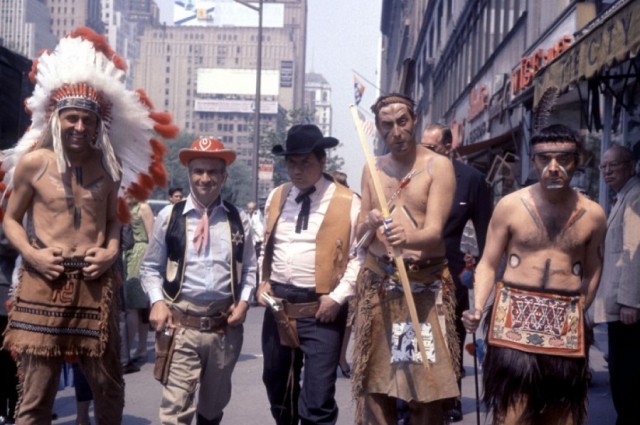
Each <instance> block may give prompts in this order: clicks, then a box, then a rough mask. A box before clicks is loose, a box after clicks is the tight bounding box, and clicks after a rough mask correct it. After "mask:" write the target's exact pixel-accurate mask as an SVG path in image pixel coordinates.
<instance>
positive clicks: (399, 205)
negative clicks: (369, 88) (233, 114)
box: [0, 34, 640, 425]
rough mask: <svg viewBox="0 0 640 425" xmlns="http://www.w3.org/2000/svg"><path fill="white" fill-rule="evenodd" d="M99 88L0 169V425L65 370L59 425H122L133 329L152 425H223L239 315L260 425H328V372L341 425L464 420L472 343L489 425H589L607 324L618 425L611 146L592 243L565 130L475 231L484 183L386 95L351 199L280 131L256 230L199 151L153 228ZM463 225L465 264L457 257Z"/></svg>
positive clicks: (211, 155) (36, 402) (634, 258)
mask: <svg viewBox="0 0 640 425" xmlns="http://www.w3.org/2000/svg"><path fill="white" fill-rule="evenodd" d="M72 38H79V39H80V41H78V40H71V41H69V40H67V39H65V41H64V43H67V42H73V43H76V42H77V44H71V45H70V46H67V48H72V49H74V52H75V54H81V52H82V50H83V49H89V50H90V51H91V54H92V55H93V56H92V57H95V56H96V55H97V53H96V50H95V49H97V47H93V49H94V50H91V46H86V45H85V44H83V43H84V42H85V41H86V38H87V36H86V34H85V35H84V38H83V37H78V36H76V37H72ZM62 47H64V46H62ZM79 51H80V53H79ZM101 52H102V50H101ZM50 55H51V56H46V57H45V56H43V58H42V59H41V62H40V66H47V64H48V63H49V62H48V61H54V60H57V59H60V60H62V59H64V48H60V49H57V50H56V51H54V52H53V53H50ZM56 55H58V56H60V57H59V58H57V59H56V57H55V56H56ZM106 56H108V55H106ZM107 59H109V60H113V57H112V56H108V58H107ZM101 60H102V59H101ZM94 62H95V63H98V62H99V61H94ZM94 62H92V63H94ZM98 74H99V73H98ZM45 77H46V76H43V78H45ZM94 77H95V79H92V80H87V79H86V76H84V75H82V74H73V75H71V76H68V78H66V79H64V81H62V82H59V85H58V86H56V85H55V84H51V85H49V86H48V90H49V91H48V92H47V95H46V96H44V97H42V96H41V93H39V94H37V95H39V96H40V97H37V96H36V94H34V99H33V101H32V102H31V103H30V106H31V108H32V110H33V111H34V112H35V113H36V114H37V113H42V114H43V115H42V117H40V118H42V119H40V121H37V122H36V124H38V123H39V125H40V127H38V125H35V126H34V127H32V129H31V130H30V133H28V134H27V136H28V137H27V136H25V137H27V139H26V140H25V141H24V145H28V146H29V148H28V149H17V150H13V151H11V152H4V153H3V154H2V159H3V161H2V167H3V172H4V173H6V174H5V176H4V177H5V180H4V183H5V185H6V187H7V190H9V191H10V196H8V197H7V198H6V205H4V218H3V230H4V235H6V240H5V239H4V238H3V239H0V248H1V249H2V251H1V252H0V254H1V257H2V264H1V267H0V289H1V292H0V295H1V296H2V297H3V301H4V300H7V301H8V303H7V306H6V310H0V325H1V326H2V328H3V330H4V329H5V328H6V330H5V331H4V332H3V348H4V350H3V351H2V352H1V353H0V361H1V362H2V379H1V380H0V381H2V385H1V386H0V388H1V389H2V392H0V396H1V397H2V399H1V400H0V415H2V416H4V417H5V419H6V420H7V421H8V422H9V423H10V421H14V420H15V423H17V424H19V425H29V424H37V425H41V424H47V423H51V420H52V408H53V403H54V398H55V394H56V391H57V389H58V385H59V380H60V371H61V368H62V367H63V363H65V362H70V363H73V364H75V367H74V369H75V370H77V371H78V372H77V373H78V374H79V375H80V376H81V377H82V378H81V379H80V380H79V381H78V380H76V381H77V382H81V384H80V385H81V387H82V391H81V392H82V394H83V395H82V396H79V398H78V402H79V405H78V406H79V419H78V423H79V424H84V423H87V421H88V402H89V401H90V400H92V401H93V403H94V406H95V408H94V410H95V415H94V417H95V421H96V423H98V424H101V425H113V424H119V423H121V421H122V413H123V407H124V399H125V396H124V394H125V393H124V380H123V373H127V372H134V371H135V370H136V367H138V368H139V365H140V363H141V362H142V363H144V362H146V361H147V356H148V351H147V332H148V331H149V328H150V327H151V328H152V329H153V330H154V331H155V333H156V340H155V360H154V361H155V363H154V372H153V373H154V377H155V378H156V379H157V380H158V381H159V382H160V383H161V384H162V387H163V391H162V399H161V402H160V410H159V423H162V424H190V423H192V421H193V420H194V418H195V421H196V423H197V424H198V425H208V424H220V423H221V421H222V419H223V414H224V409H225V407H226V406H227V404H228V403H229V400H230V398H231V393H232V391H231V385H232V374H233V371H234V368H235V366H236V363H237V361H238V358H239V356H240V353H241V350H242V344H243V322H244V320H245V318H246V315H247V311H248V309H249V308H250V307H251V306H255V305H256V304H259V305H261V306H263V307H264V319H263V328H262V336H261V346H262V352H263V371H262V382H263V383H264V386H265V391H266V394H267V397H268V400H269V406H270V413H271V416H272V418H273V421H275V423H276V424H279V425H288V424H298V423H300V424H335V423H337V422H338V417H339V411H338V405H337V403H336V400H335V392H336V378H337V375H336V372H337V370H338V369H341V370H342V373H343V374H344V375H345V376H350V378H351V380H352V381H351V382H352V392H353V396H354V399H355V401H356V410H357V412H356V415H355V417H356V421H357V423H359V424H399V423H403V424H406V423H411V424H444V423H447V422H456V421H459V420H461V419H462V411H461V403H460V394H461V389H460V382H461V381H460V380H461V376H462V375H463V373H464V368H463V367H462V360H461V358H462V347H463V342H464V340H465V338H466V333H467V332H469V333H475V332H476V331H477V330H478V329H480V324H481V322H483V321H484V329H485V333H486V340H487V349H486V356H485V358H484V364H483V377H482V379H483V388H484V392H483V400H484V402H485V404H486V405H487V407H488V410H489V412H490V415H491V418H492V421H493V423H494V424H531V425H534V424H535V425H537V424H584V423H585V422H586V403H587V387H588V383H589V379H590V372H589V358H588V352H589V346H590V344H591V341H592V333H591V327H590V325H589V322H590V321H589V320H587V318H588V317H591V318H592V319H593V320H594V321H595V322H596V323H608V335H609V357H608V360H609V371H610V374H611V387H612V394H613V401H614V405H615V408H616V411H617V414H618V417H617V422H616V423H617V425H626V424H631V423H635V421H637V419H635V415H634V413H633V403H634V401H635V400H634V397H633V394H634V392H633V391H630V390H629V389H630V388H635V387H636V384H638V383H640V378H639V375H640V371H639V370H638V369H639V368H640V366H638V363H637V355H636V354H637V352H638V351H639V350H640V347H638V344H640V338H639V337H640V335H639V333H640V323H639V319H640V317H639V314H638V310H639V309H640V285H638V282H637V276H638V272H640V259H639V257H638V255H637V251H638V244H639V243H640V233H639V232H640V230H638V229H640V220H639V217H640V211H639V209H640V207H639V203H640V185H639V184H638V178H637V177H636V176H635V168H634V165H635V163H634V159H633V156H632V153H631V151H630V150H629V149H628V148H627V147H623V146H614V147H612V148H611V149H609V150H608V151H607V152H606V153H605V155H604V156H603V158H602V163H601V166H600V169H601V170H602V172H603V175H604V179H605V182H606V183H607V185H608V186H609V187H610V188H611V189H612V190H613V191H614V192H615V193H616V195H617V196H616V201H615V204H614V206H613V209H612V211H611V213H610V214H609V218H608V221H607V217H606V215H605V212H604V210H603V209H602V207H601V206H600V205H599V204H597V203H596V202H593V201H592V200H590V199H588V198H587V197H586V196H585V195H583V194H581V193H579V192H578V191H576V190H575V189H573V188H572V187H571V185H570V182H571V178H572V176H573V174H574V173H575V171H576V170H577V168H578V167H579V166H580V158H581V153H582V150H583V146H582V140H581V138H580V137H579V136H578V134H577V133H576V132H575V131H574V130H572V129H570V128H569V127H567V126H565V125H561V124H555V125H551V126H548V127H546V128H542V129H537V130H536V132H535V133H534V134H533V136H532V137H531V140H530V147H531V149H530V151H531V160H532V163H533V167H534V169H535V171H536V172H537V176H538V180H537V182H536V183H534V184H531V185H529V186H527V187H524V188H522V189H519V190H517V191H516V192H513V193H511V194H509V195H507V196H505V197H503V198H502V199H501V200H500V201H499V202H498V203H497V205H496V206H495V209H493V205H492V202H491V199H492V197H491V193H490V188H489V187H488V186H487V184H486V182H485V181H484V178H483V176H482V175H481V174H480V173H479V172H478V171H476V170H475V169H473V168H472V167H470V166H468V165H466V164H464V163H463V162H462V161H460V160H459V159H457V158H455V150H454V149H453V146H452V140H451V132H450V131H449V129H447V128H446V127H445V126H437V125H434V126H428V127H427V128H426V129H425V130H424V133H423V134H422V135H418V134H417V116H416V113H415V109H414V102H413V100H412V99H411V98H409V97H407V96H405V95H402V94H389V95H384V96H381V97H380V98H379V99H377V101H376V102H375V104H374V105H373V106H372V111H373V113H374V114H375V123H376V127H377V130H378V132H379V135H380V137H381V140H383V141H384V144H385V146H386V148H387V153H386V154H384V155H381V156H378V157H376V158H373V160H372V162H371V163H370V164H368V165H367V166H366V167H365V169H364V170H363V174H362V187H361V190H360V192H359V193H356V192H355V191H354V190H352V189H350V188H349V187H348V185H347V183H346V174H344V173H334V174H333V175H332V174H330V173H329V171H328V170H327V152H326V151H327V150H328V149H331V148H335V147H336V146H337V145H338V144H339V141H338V140H337V139H336V138H333V137H329V136H325V135H323V134H322V132H321V130H320V129H319V128H318V127H317V126H315V125H312V124H299V125H293V126H291V127H290V128H289V129H288V132H287V135H286V139H285V140H284V141H283V143H282V144H278V145H275V146H274V147H273V149H272V154H273V155H274V156H275V157H276V158H282V160H283V163H284V165H285V167H286V170H287V173H288V178H289V181H288V182H286V183H284V184H282V185H280V186H278V187H276V188H275V189H273V191H272V192H271V193H270V194H269V196H268V198H267V200H266V204H265V206H264V208H259V207H258V205H256V203H255V202H250V203H249V204H248V205H247V208H246V210H243V209H240V208H238V207H237V206H235V205H233V204H232V203H230V202H228V201H227V200H225V199H223V197H222V195H221V193H222V188H223V186H224V184H225V182H226V180H227V177H228V167H229V166H231V164H233V162H234V161H235V160H236V153H235V151H234V150H232V149H230V148H228V147H225V146H224V144H223V143H222V142H221V141H220V140H218V139H217V138H216V137H214V136H202V137H198V138H196V139H195V140H194V141H193V142H192V143H191V145H190V146H189V147H186V148H184V149H181V150H180V151H179V160H180V162H181V164H182V165H183V166H184V167H186V169H187V174H188V184H189V188H188V190H187V191H186V196H184V193H183V190H182V189H180V188H171V189H170V191H169V200H170V205H168V206H167V207H165V208H164V209H162V210H161V211H160V212H159V213H158V215H157V216H156V217H153V213H152V212H151V209H150V208H149V206H148V205H147V204H146V203H145V202H143V201H141V199H139V198H144V197H143V196H139V192H137V191H136V189H137V188H139V186H138V185H135V184H133V185H131V186H128V187H124V190H123V192H124V194H123V193H122V192H121V189H122V188H123V182H124V181H125V180H126V178H127V177H126V171H125V168H123V167H124V164H125V163H127V161H128V160H129V158H128V157H127V156H126V155H127V152H129V151H122V150H119V146H118V145H116V136H117V133H113V132H112V129H113V128H115V127H116V125H117V124H119V122H117V117H118V116H120V115H121V114H122V113H121V112H120V111H118V110H117V107H119V106H120V107H124V106H122V105H121V104H119V103H117V101H116V99H115V98H114V96H118V97H121V98H126V97H127V96H129V95H128V93H129V92H127V91H126V90H125V89H124V88H123V89H122V91H117V90H113V87H112V86H113V84H116V83H112V82H110V81H109V80H108V79H109V78H110V77H109V76H107V77H105V79H106V80H105V81H107V82H105V83H103V84H102V85H101V83H99V81H100V78H102V77H103V75H102V74H99V75H94ZM40 83H42V80H40ZM92 84H93V85H92ZM118 84H119V83H118ZM114 93H115V95H114ZM147 112H148V111H147ZM120 124H121V125H125V124H122V123H120ZM130 125H134V124H130ZM135 125H137V124H135ZM154 128H155V129H156V130H157V128H158V126H156V127H154ZM33 131H37V133H32V132H33ZM34 141H35V142H36V143H35V144H33V142H34ZM152 158H155V157H153V156H152ZM119 193H120V195H121V196H120V198H121V200H122V201H123V202H119V201H118V198H119ZM124 207H126V209H127V211H128V212H129V217H128V220H127V221H128V222H129V223H130V224H129V225H128V226H124V227H123V226H121V222H122V220H121V216H120V214H119V209H120V208H124ZM469 226H472V227H473V229H474V234H475V245H474V246H472V247H468V246H465V245H464V244H463V243H462V239H463V234H464V232H465V229H466V228H468V227H469ZM18 257H19V258H20V259H21V261H20V262H19V265H18V266H17V270H18V271H17V273H13V272H14V262H15V261H16V259H17V258H18ZM118 261H123V264H122V265H121V266H120V267H119V269H120V272H119V273H117V272H116V269H117V267H116V266H117V264H118ZM476 262H477V267H476V268H475V273H471V274H469V273H468V272H469V267H470V266H469V265H470V264H471V265H473V264H474V263H476ZM465 273H466V274H465ZM12 274H13V275H14V276H15V277H14V278H12ZM12 281H15V289H14V290H13V291H12V293H11V295H9V292H10V291H9V286H10V285H11V282H12ZM600 282H601V283H600ZM470 289H473V290H474V291H473V292H474V296H473V298H472V300H471V301H470V298H469V290H470ZM118 293H120V294H121V296H120V297H119V296H118ZM594 300H595V301H594ZM119 302H122V303H123V305H122V306H119ZM592 305H593V308H592V309H590V307H591V306H592ZM121 311H123V312H124V313H125V317H126V319H125V320H124V321H123V323H124V324H125V326H124V329H120V327H119V323H118V322H119V321H122V320H119V313H120V312H121ZM542 311H545V312H547V313H545V314H541V312H542ZM548 312H552V313H548ZM351 332H353V336H352V338H350V336H349V335H350V333H351ZM345 335H347V336H346V337H345ZM350 339H351V341H352V344H353V356H352V364H351V365H349V364H348V363H347V360H346V355H345V353H346V346H347V344H349V340H350ZM121 345H122V348H121ZM132 350H133V351H132ZM14 360H15V361H16V362H15V363H14ZM16 364H17V371H18V372H16ZM138 370H139V369H138ZM16 377H18V378H19V381H20V382H19V383H17V382H16V381H15V378H16ZM12 379H13V381H11V380H12ZM77 382H76V383H77ZM18 390H19V391H18ZM81 402H82V403H85V404H82V405H81V404H80V403H81Z"/></svg>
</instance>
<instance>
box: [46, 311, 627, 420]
mask: <svg viewBox="0 0 640 425" xmlns="http://www.w3.org/2000/svg"><path fill="white" fill-rule="evenodd" d="M262 316H263V310H262V308H260V307H254V308H252V309H251V310H249V313H248V316H247V321H246V323H245V338H244V346H243V350H242V354H241V356H240V360H239V362H238V364H237V365H236V369H235V372H234V377H233V385H234V386H233V395H232V397H231V402H230V403H229V405H228V406H227V408H226V409H225V415H224V418H223V420H222V423H224V424H242V425H266V424H272V423H273V420H272V419H271V414H270V412H269V406H268V402H267V396H266V392H265V389H264V386H263V384H262V378H261V376H262V354H261V350H260V332H261V328H262V326H261V324H262ZM604 330H605V331H606V328H605V329H604ZM152 338H153V335H152V334H151V335H150V339H149V348H150V352H151V353H153V349H152V347H153V339H152ZM596 345H598V346H600V347H606V333H605V332H604V331H603V329H600V328H598V329H596ZM152 360H153V358H152V356H150V359H149V361H148V362H147V363H146V364H145V365H144V366H143V367H142V370H141V371H140V372H137V373H132V374H128V375H125V381H126V389H125V390H126V404H125V408H124V420H123V424H125V425H147V424H157V423H158V408H159V406H160V397H161V390H162V388H161V386H160V384H159V383H158V382H157V381H155V380H154V379H153V376H152V371H153V362H152ZM464 365H465V369H466V377H465V378H464V379H463V380H462V393H463V399H462V408H463V413H464V419H463V421H462V422H458V423H459V424H462V425H474V424H476V423H477V419H476V413H475V409H476V402H475V386H474V373H473V357H471V356H469V355H468V354H467V353H465V358H464ZM591 367H592V370H593V381H592V384H591V387H590V389H589V419H588V422H587V423H588V424H589V425H607V424H613V423H614V422H615V421H614V419H613V418H614V417H615V411H614V409H613V404H612V402H611V394H610V392H609V384H608V382H609V374H608V371H607V369H606V362H605V361H604V358H603V354H602V352H601V351H600V350H599V349H598V348H596V347H595V346H594V347H592V348H591ZM480 373H481V372H480ZM479 379H480V380H481V376H480V377H479ZM350 390H351V386H350V384H349V380H348V379H345V378H343V377H342V375H341V374H340V373H339V371H338V380H337V394H336V398H337V401H338V405H339V407H340V416H339V419H338V424H345V425H346V424H352V423H353V419H354V412H355V405H354V403H353V402H352V399H351V394H350ZM74 397H75V396H74V390H73V388H65V389H64V390H62V391H60V392H59V393H58V397H57V399H56V403H55V407H54V411H55V412H56V413H57V414H58V416H59V419H58V420H56V421H54V424H56V425H74V424H75V398H74ZM92 419H93V416H92ZM194 422H195V421H194ZM480 423H481V424H485V423H489V422H487V421H486V415H485V410H484V407H482V406H481V413H480Z"/></svg>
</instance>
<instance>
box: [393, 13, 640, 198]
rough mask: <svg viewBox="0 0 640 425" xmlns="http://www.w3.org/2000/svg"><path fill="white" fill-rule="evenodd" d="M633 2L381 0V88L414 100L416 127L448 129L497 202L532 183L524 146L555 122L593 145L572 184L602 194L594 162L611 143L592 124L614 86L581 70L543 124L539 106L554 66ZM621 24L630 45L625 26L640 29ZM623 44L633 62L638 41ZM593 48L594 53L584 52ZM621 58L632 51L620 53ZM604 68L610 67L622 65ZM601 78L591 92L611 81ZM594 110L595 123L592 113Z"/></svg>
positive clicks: (635, 17) (639, 17) (631, 16)
mask: <svg viewBox="0 0 640 425" xmlns="http://www.w3.org/2000/svg"><path fill="white" fill-rule="evenodd" d="M633 3H635V4H637V2H633V1H627V0H622V1H620V0H619V1H600V0H597V1H575V0H559V1H554V2H540V1H535V0H479V1H455V2H454V1H453V0H406V1H402V2H394V1H388V0H384V1H383V11H382V22H381V31H382V33H383V36H384V37H383V55H382V66H381V84H382V87H381V88H382V90H383V91H386V92H392V91H397V92H402V93H405V94H408V95H410V96H411V97H413V98H414V99H415V100H416V103H417V111H418V114H419V119H420V123H419V125H420V128H423V127H424V126H425V125H427V124H430V123H434V122H441V123H444V124H447V125H449V126H450V127H451V129H452V132H453V135H454V146H455V147H456V149H457V152H458V154H460V155H461V156H462V157H463V158H464V159H465V160H466V161H467V162H469V163H471V164H472V165H474V166H476V167H477V168H479V169H480V170H481V171H484V172H485V173H486V174H487V180H488V181H489V183H491V184H492V186H493V189H494V194H495V196H496V198H499V197H501V196H503V195H505V194H506V193H509V192H511V191H513V190H515V189H517V188H518V187H521V186H522V185H525V184H528V183H529V182H531V178H532V173H531V169H530V168H531V167H530V161H529V149H528V140H529V137H530V134H531V132H532V131H534V130H535V129H536V128H538V127H539V126H541V125H543V124H553V123H555V122H562V123H565V124H568V125H570V126H571V127H573V128H574V129H575V130H578V131H580V133H581V134H582V135H583V136H584V137H585V139H586V140H587V148H588V152H587V153H586V155H585V158H584V160H585V161H584V167H582V169H581V170H580V172H579V173H577V175H576V177H575V178H574V181H573V182H572V184H573V185H574V186H576V187H578V188H580V189H581V190H583V191H585V192H586V193H588V194H589V195H590V196H592V197H598V196H600V195H601V191H602V187H603V183H602V182H601V181H599V173H598V170H597V163H598V161H599V154H600V151H601V148H602V147H603V146H606V144H603V143H601V142H602V140H603V134H602V129H597V128H598V126H597V125H594V124H595V123H597V122H599V121H598V120H599V119H600V118H601V117H602V116H603V115H605V114H606V111H604V110H603V108H602V105H606V97H607V94H606V93H607V91H608V90H607V89H606V88H603V89H602V90H600V91H598V90H596V89H594V88H593V87H594V83H593V82H591V83H589V82H588V81H587V79H586V75H582V74H585V73H581V71H580V70H576V75H578V77H579V78H575V79H573V80H572V82H571V83H570V84H565V85H562V84H555V86H562V87H560V88H559V89H558V90H557V93H555V95H556V97H554V98H553V99H552V101H551V102H547V105H550V104H552V109H551V112H552V113H551V114H550V115H549V116H550V119H549V120H547V122H542V121H543V120H541V119H540V117H542V116H543V115H544V114H539V113H538V112H539V110H538V105H539V100H540V98H541V97H542V94H543V92H544V90H543V89H544V87H543V85H542V83H541V82H539V81H538V80H541V78H543V77H542V75H549V73H545V70H546V69H547V68H553V69H561V68H562V67H560V66H555V67H554V66H553V64H554V63H558V62H560V61H562V57H563V56H564V55H567V54H568V53H567V52H569V51H571V50H572V46H574V45H575V44H577V43H580V40H581V39H582V38H583V37H584V33H585V31H586V32H589V30H588V28H590V27H591V26H594V25H595V26H598V25H600V26H607V28H609V26H608V25H610V24H611V21H609V20H608V19H609V18H608V16H609V15H611V14H612V11H613V10H617V9H619V8H622V9H625V8H632V7H633V6H629V5H630V4H633ZM623 14H624V13H623ZM624 16H625V17H626V19H627V21H625V20H624V18H623V19H622V22H626V24H627V25H629V23H630V22H631V21H633V22H634V23H635V24H636V25H635V26H636V27H637V26H638V24H640V14H635V13H631V12H629V11H627V13H626V14H624ZM605 21H606V22H609V24H607V23H605ZM598 22H600V24H598ZM619 26H621V28H622V30H621V31H620V32H621V34H622V36H621V37H620V38H619V39H620V40H622V41H623V43H621V44H622V45H625V43H624V41H625V40H626V39H625V38H624V35H625V34H626V33H625V32H624V29H625V28H630V29H633V28H634V24H633V23H631V24H630V25H629V26H628V27H626V26H625V25H624V24H620V25H619ZM628 33H629V34H631V33H632V31H628ZM628 38H629V39H632V38H633V37H632V35H630V36H629V37H628ZM626 41H629V40H626ZM626 44H627V46H625V47H624V48H623V50H624V49H626V50H625V51H626V52H627V53H628V52H631V53H632V54H631V57H633V51H634V49H635V45H634V44H633V43H632V42H631V41H629V42H628V43H626ZM600 50H602V49H600ZM600 50H599V51H600ZM595 52H596V50H594V48H592V50H591V52H587V55H588V54H589V53H591V55H592V56H595ZM615 57H616V58H621V57H622V58H628V57H629V54H627V55H626V56H625V54H624V53H620V52H618V53H617V54H616V55H615ZM587 61H588V60H587ZM601 62H602V63H603V65H604V66H605V67H608V66H609V65H612V63H615V62H616V61H615V60H605V59H603V60H602V61H601ZM567 64H568V63H565V65H567ZM569 65H570V63H569ZM567 66H568V65H567ZM601 68H602V67H601ZM564 69H565V70H566V69H571V68H566V67H565V68H564ZM631 70H632V72H631V73H625V75H629V76H630V78H629V81H628V82H627V87H628V88H631V87H634V85H633V83H632V82H633V81H635V80H636V77H637V71H636V72H635V73H634V72H633V69H631ZM600 71H602V72H605V73H606V74H607V75H609V76H610V75H611V72H609V71H608V70H604V71H603V70H602V69H600ZM557 72H558V71H556V73H557ZM613 73H614V74H616V71H613ZM551 80H554V81H555V80H557V77H556V78H551ZM600 81H601V83H597V84H595V86H598V84H604V83H602V82H603V81H606V79H604V78H602V79H601V80H600ZM589 84H591V85H592V88H591V91H589ZM551 85H554V84H551ZM534 87H535V89H534ZM556 88H557V87H556ZM538 93H539V94H538ZM589 93H591V95H589ZM534 94H535V96H534ZM612 98H613V100H615V96H613V95H612ZM589 99H590V100H589ZM594 99H597V100H594ZM589 102H591V103H589ZM594 102H596V103H594ZM620 103H624V102H620ZM627 103H628V102H627ZM596 104H597V105H599V106H597V107H596V108H595V109H596V110H597V111H598V114H597V117H596V118H597V119H594V117H593V113H592V112H590V111H591V110H592V109H594V105H596ZM623 115H624V114H623ZM600 121H602V122H604V121H605V120H604V119H600ZM600 127H602V125H600ZM620 130H622V129H621V128H620V129H618V130H616V131H618V132H619V131H620ZM611 131H612V129H610V130H609V136H610V135H611V134H612V132H611ZM614 133H615V131H614ZM609 136H605V137H609ZM599 193H600V195H599Z"/></svg>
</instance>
